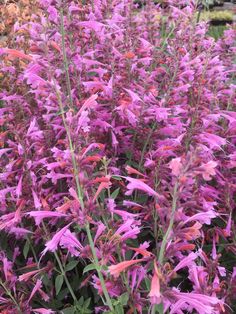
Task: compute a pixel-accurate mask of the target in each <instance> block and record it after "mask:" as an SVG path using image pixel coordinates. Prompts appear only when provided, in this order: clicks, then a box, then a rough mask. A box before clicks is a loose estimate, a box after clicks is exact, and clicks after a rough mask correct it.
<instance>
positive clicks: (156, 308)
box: [152, 303, 164, 314]
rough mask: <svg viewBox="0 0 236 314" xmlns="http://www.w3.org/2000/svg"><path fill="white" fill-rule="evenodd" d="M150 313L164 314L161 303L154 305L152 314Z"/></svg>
mask: <svg viewBox="0 0 236 314" xmlns="http://www.w3.org/2000/svg"><path fill="white" fill-rule="evenodd" d="M152 313H158V314H164V306H163V303H160V304H155V305H154V312H152Z"/></svg>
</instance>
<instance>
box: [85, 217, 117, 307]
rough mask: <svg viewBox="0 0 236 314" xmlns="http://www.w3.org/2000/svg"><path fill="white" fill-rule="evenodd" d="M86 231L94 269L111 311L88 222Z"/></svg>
mask: <svg viewBox="0 0 236 314" xmlns="http://www.w3.org/2000/svg"><path fill="white" fill-rule="evenodd" d="M86 232H87V236H88V241H89V245H90V248H91V251H92V254H93V259H94V264H95V268H96V271H97V273H98V277H99V280H100V282H101V286H102V290H103V293H104V296H105V298H106V302H107V305H108V306H109V308H110V310H111V311H114V308H113V305H112V302H111V299H110V296H109V294H108V291H107V288H106V285H105V280H104V278H103V275H102V272H101V268H100V265H99V261H98V258H97V253H96V249H95V246H94V242H93V238H92V235H91V230H90V226H89V223H87V224H86Z"/></svg>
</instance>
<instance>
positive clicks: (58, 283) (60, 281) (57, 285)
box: [55, 275, 64, 295]
mask: <svg viewBox="0 0 236 314" xmlns="http://www.w3.org/2000/svg"><path fill="white" fill-rule="evenodd" d="M63 281H64V278H63V275H58V276H57V277H56V280H55V288H56V295H58V293H59V292H60V291H61V287H62V285H63Z"/></svg>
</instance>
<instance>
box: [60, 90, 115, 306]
mask: <svg viewBox="0 0 236 314" xmlns="http://www.w3.org/2000/svg"><path fill="white" fill-rule="evenodd" d="M55 90H56V95H57V99H58V102H59V106H60V111H61V115H62V120H63V124H64V127H65V130H66V134H67V138H68V141H69V147H70V153H71V159H72V165H73V169H74V177H75V183H76V188H77V194H78V198H79V201H80V206H81V208H82V210H83V209H84V200H83V192H82V187H81V185H80V182H79V172H78V167H77V161H76V157H75V152H74V147H73V142H72V138H71V134H70V129H69V127H68V125H67V123H66V117H65V113H64V110H63V104H62V100H61V96H60V93H59V91H58V90H57V88H55ZM86 233H87V236H88V240H89V245H90V247H91V250H92V254H93V259H94V264H95V267H96V271H97V273H98V277H99V279H100V282H101V286H102V290H103V293H104V295H105V298H106V302H107V305H108V306H109V308H110V310H111V311H113V306H112V302H111V299H110V296H109V294H108V291H107V288H106V285H105V280H104V278H103V275H102V272H101V269H100V266H99V261H98V258H97V254H96V250H95V246H94V242H93V239H92V235H91V230H90V225H89V223H87V225H86ZM65 280H66V279H65Z"/></svg>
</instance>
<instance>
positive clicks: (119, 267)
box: [108, 258, 144, 278]
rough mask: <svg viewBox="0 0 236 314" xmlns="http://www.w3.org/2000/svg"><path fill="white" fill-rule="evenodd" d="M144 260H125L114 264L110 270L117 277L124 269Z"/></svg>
mask: <svg viewBox="0 0 236 314" xmlns="http://www.w3.org/2000/svg"><path fill="white" fill-rule="evenodd" d="M142 261H144V258H140V259H135V260H130V261H124V262H121V263H119V264H116V265H112V266H109V267H108V270H109V272H110V274H111V275H112V276H114V277H115V278H117V277H119V276H120V273H121V272H122V271H124V270H126V269H127V268H128V267H130V266H132V265H135V264H137V263H140V262H142Z"/></svg>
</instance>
